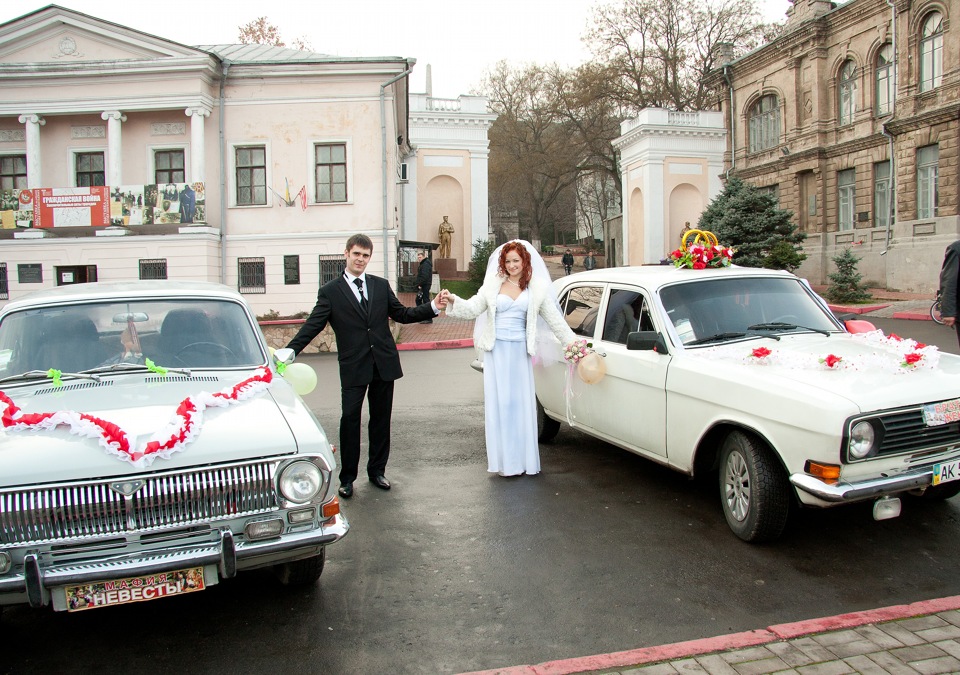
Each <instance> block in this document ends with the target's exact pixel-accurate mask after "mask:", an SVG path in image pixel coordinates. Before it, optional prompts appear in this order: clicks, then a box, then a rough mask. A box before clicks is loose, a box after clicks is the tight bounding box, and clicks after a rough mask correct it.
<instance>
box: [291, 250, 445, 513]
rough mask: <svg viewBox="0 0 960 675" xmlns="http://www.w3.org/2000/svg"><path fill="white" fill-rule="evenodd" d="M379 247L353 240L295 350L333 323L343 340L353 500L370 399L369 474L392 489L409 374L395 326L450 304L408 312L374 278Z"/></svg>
mask: <svg viewBox="0 0 960 675" xmlns="http://www.w3.org/2000/svg"><path fill="white" fill-rule="evenodd" d="M372 254H373V242H372V241H370V238H369V237H368V236H366V235H365V234H355V235H353V236H352V237H350V239H348V240H347V247H346V251H345V255H346V258H347V269H346V270H345V271H344V274H343V276H341V277H339V278H337V279H334V280H333V281H331V282H329V283H327V284H324V285H323V286H322V287H321V288H320V291H319V293H317V304H316V305H315V306H314V308H313V311H312V312H311V313H310V316H309V317H308V318H307V320H306V321H305V322H304V324H303V327H302V328H300V330H299V331H298V332H297V334H296V335H295V336H294V338H293V339H292V340H290V343H289V344H288V345H287V347H289V348H290V349H292V350H294V351H295V352H296V353H298V354H299V353H300V351H301V350H302V349H303V348H304V347H306V346H307V345H308V344H309V343H310V341H311V340H312V339H313V338H315V337H316V336H317V335H318V334H319V333H320V331H322V330H323V329H324V327H326V325H327V324H328V323H329V324H330V326H331V327H332V328H333V332H334V334H335V335H336V336H337V359H338V361H339V362H340V406H341V411H340V491H339V492H340V496H341V497H345V498H349V497H352V496H353V482H354V481H355V480H356V479H357V473H358V471H359V465H360V413H361V411H362V409H363V397H364V396H365V395H366V396H367V400H368V401H369V403H370V424H369V427H368V429H367V430H368V434H369V438H368V439H367V440H368V443H369V446H370V452H369V458H368V460H367V476H368V477H369V478H370V482H371V483H373V484H374V485H375V486H377V487H378V488H380V489H382V490H389V489H390V482H389V481H388V480H387V479H386V476H385V473H386V468H387V460H388V459H389V457H390V416H391V414H392V412H393V383H394V381H395V380H397V379H399V378H401V377H403V371H402V370H401V369H400V354H399V353H398V352H397V345H396V342H395V341H394V338H393V335H392V334H391V333H390V322H389V321H388V319H393V320H394V321H396V322H397V323H414V322H415V321H422V320H424V319H427V318H430V317H433V316H434V315H436V314H438V313H439V310H440V309H443V308H444V307H446V293H445V292H443V293H441V294H439V295H438V296H437V297H436V299H435V300H434V301H433V302H431V303H429V304H423V305H419V306H417V307H405V306H404V305H403V304H402V303H401V302H400V301H399V300H398V299H397V296H396V295H395V294H394V292H393V290H392V289H391V288H390V284H389V283H388V282H387V280H386V279H382V278H380V277H375V276H373V275H372V274H366V273H365V270H366V267H367V264H368V263H369V262H370V256H371V255H372Z"/></svg>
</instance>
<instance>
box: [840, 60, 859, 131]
mask: <svg viewBox="0 0 960 675" xmlns="http://www.w3.org/2000/svg"><path fill="white" fill-rule="evenodd" d="M839 84H840V86H839V87H838V91H839V96H838V100H839V102H840V110H839V117H840V124H850V123H851V122H853V113H855V112H856V111H857V64H855V63H854V62H853V61H851V60H849V59H847V60H846V61H844V62H843V66H841V68H840V83H839Z"/></svg>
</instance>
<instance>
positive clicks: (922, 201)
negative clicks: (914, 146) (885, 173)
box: [917, 145, 940, 218]
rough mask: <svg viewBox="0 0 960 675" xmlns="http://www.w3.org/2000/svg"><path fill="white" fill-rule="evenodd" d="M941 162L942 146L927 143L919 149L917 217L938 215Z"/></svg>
mask: <svg viewBox="0 0 960 675" xmlns="http://www.w3.org/2000/svg"><path fill="white" fill-rule="evenodd" d="M939 163H940V146H938V145H927V146H925V147H922V148H919V149H918V150H917V218H935V217H936V215H937V206H938V201H939V196H938V195H937V173H938V172H939V168H938V165H939Z"/></svg>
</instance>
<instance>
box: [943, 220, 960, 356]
mask: <svg viewBox="0 0 960 675" xmlns="http://www.w3.org/2000/svg"><path fill="white" fill-rule="evenodd" d="M958 278H960V239H958V240H957V241H955V242H953V243H952V244H950V245H949V246H947V251H946V253H945V254H944V256H943V267H941V268H940V313H941V315H942V316H943V325H945V326H950V327H951V328H953V329H957V327H958V324H957V317H958V316H960V306H958V298H957V286H958V280H960V279H958ZM957 341H958V343H960V332H958V333H957Z"/></svg>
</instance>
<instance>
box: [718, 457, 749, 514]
mask: <svg viewBox="0 0 960 675" xmlns="http://www.w3.org/2000/svg"><path fill="white" fill-rule="evenodd" d="M723 498H724V500H726V504H727V511H728V512H729V513H730V515H732V516H733V517H734V518H736V519H737V520H738V521H741V522H742V521H743V520H744V519H745V518H746V517H747V514H748V513H749V512H750V471H749V469H748V468H747V461H746V460H745V459H744V457H743V455H742V454H740V452H739V451H736V450H735V451H733V452H731V453H730V455H729V456H728V457H727V466H726V468H725V471H724V476H723Z"/></svg>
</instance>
